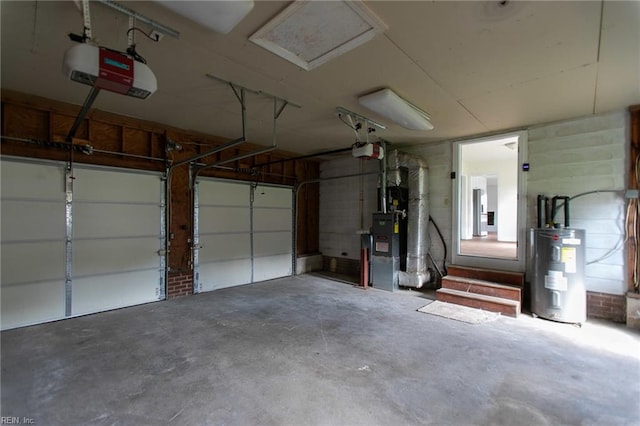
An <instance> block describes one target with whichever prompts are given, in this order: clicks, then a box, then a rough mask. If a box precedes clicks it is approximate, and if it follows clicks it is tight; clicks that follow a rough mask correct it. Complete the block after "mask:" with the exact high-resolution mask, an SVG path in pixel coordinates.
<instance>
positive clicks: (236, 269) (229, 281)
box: [199, 259, 251, 291]
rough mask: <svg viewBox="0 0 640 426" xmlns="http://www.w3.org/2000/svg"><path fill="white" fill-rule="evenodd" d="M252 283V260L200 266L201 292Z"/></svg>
mask: <svg viewBox="0 0 640 426" xmlns="http://www.w3.org/2000/svg"><path fill="white" fill-rule="evenodd" d="M250 282H251V260H249V259H244V260H229V261H222V262H212V263H205V264H200V279H199V283H200V291H211V290H218V289H221V288H227V287H234V286H237V285H242V284H248V283H250Z"/></svg>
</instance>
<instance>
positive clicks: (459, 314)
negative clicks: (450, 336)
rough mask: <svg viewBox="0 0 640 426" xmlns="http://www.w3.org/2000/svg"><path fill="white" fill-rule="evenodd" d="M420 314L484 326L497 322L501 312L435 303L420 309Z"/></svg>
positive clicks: (437, 301)
mask: <svg viewBox="0 0 640 426" xmlns="http://www.w3.org/2000/svg"><path fill="white" fill-rule="evenodd" d="M418 312H423V313H425V314H431V315H437V316H439V317H444V318H449V319H452V320H456V321H462V322H466V323H468V324H482V323H485V322H491V321H495V320H496V319H497V318H498V317H499V316H500V313H499V312H489V311H483V310H482V309H476V308H469V307H467V306H461V305H455V304H453V303H446V302H440V301H439V300H436V301H433V302H431V303H429V304H428V305H425V306H423V307H422V308H420V309H418Z"/></svg>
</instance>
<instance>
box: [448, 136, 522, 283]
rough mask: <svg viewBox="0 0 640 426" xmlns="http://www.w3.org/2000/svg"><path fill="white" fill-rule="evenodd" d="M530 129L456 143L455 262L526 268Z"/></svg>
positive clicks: (468, 264) (467, 264) (469, 264)
mask: <svg viewBox="0 0 640 426" xmlns="http://www.w3.org/2000/svg"><path fill="white" fill-rule="evenodd" d="M525 155H526V133H524V132H518V133H511V134H507V135H500V136H495V137H491V138H482V139H474V140H469V141H460V142H456V143H455V144H454V165H453V169H454V171H455V176H456V179H455V184H454V197H453V199H454V200H455V203H456V205H455V206H454V218H453V219H454V220H453V224H454V241H453V243H454V244H453V247H454V251H453V263H454V264H459V265H465V266H476V267H489V268H495V269H504V270H510V271H523V270H524V257H525V238H526V234H525V231H524V230H525V221H526V206H525V202H526V196H525V194H526V187H525V179H524V175H523V173H524V170H523V168H522V167H520V164H524V163H525V162H526V159H525Z"/></svg>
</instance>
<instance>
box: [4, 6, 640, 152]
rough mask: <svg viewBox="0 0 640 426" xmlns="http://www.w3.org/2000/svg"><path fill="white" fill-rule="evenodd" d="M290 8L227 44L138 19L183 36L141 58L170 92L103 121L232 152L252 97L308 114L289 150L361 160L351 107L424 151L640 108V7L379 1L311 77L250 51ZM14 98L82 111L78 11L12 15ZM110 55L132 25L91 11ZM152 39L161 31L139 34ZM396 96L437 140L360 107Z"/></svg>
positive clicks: (252, 107)
mask: <svg viewBox="0 0 640 426" xmlns="http://www.w3.org/2000/svg"><path fill="white" fill-rule="evenodd" d="M289 4H290V2H288V1H276V2H272V1H256V4H255V6H254V8H253V10H252V11H251V12H250V14H249V15H248V16H247V17H246V18H245V19H244V20H242V21H241V22H240V24H239V25H238V26H237V27H235V28H234V29H233V30H232V31H231V32H230V33H228V34H217V33H214V32H212V31H210V30H207V29H206V28H204V27H203V26H201V25H199V24H197V23H194V22H192V21H189V20H187V19H185V18H183V17H181V16H179V15H176V14H174V13H173V12H172V11H170V10H168V9H166V8H164V7H162V6H160V5H158V4H156V3H155V2H129V1H127V2H126V6H127V7H128V8H130V9H133V10H135V11H137V12H139V13H141V14H143V15H145V16H147V17H149V18H151V19H153V20H155V21H158V22H160V23H162V24H164V25H167V26H169V27H172V28H175V29H176V30H178V31H180V38H179V39H174V38H171V37H167V36H165V37H164V38H163V39H162V40H161V41H160V42H159V43H153V42H151V41H150V40H147V39H145V38H144V37H142V36H140V35H137V36H136V41H137V45H138V49H137V50H138V52H139V53H140V54H141V55H142V56H143V57H145V58H146V60H147V63H148V65H149V66H150V68H151V69H152V70H153V71H154V72H155V74H156V77H157V78H158V86H159V88H158V91H157V92H156V93H155V94H153V95H152V96H151V97H150V98H149V99H146V100H139V99H134V98H128V97H124V96H121V95H116V94H112V93H108V92H104V91H103V92H102V93H100V95H99V96H98V99H97V101H96V103H95V104H94V107H96V108H99V109H103V110H107V111H112V112H116V113H121V114H125V115H130V116H135V117H139V118H143V119H147V120H152V121H156V122H161V123H165V124H168V125H171V126H176V127H180V128H185V129H192V130H197V131H200V132H205V133H209V134H214V135H219V136H223V137H228V138H237V137H239V136H240V135H241V126H240V107H239V103H238V101H237V100H236V98H235V95H234V94H233V92H232V91H231V90H230V89H229V87H228V86H225V85H224V84H221V83H219V82H216V81H214V80H212V79H210V78H207V77H206V74H207V73H212V74H214V75H216V76H218V77H220V78H222V79H225V80H229V81H233V82H235V83H237V84H239V85H242V86H245V87H248V88H251V89H255V90H261V91H264V92H267V93H271V94H273V95H276V96H278V97H281V98H285V99H288V100H290V101H291V102H293V103H296V104H298V105H301V107H302V108H300V109H295V108H292V107H287V108H286V109H285V110H284V112H283V114H282V116H281V118H280V119H279V120H278V132H277V141H278V146H279V147H280V148H281V149H284V150H287V151H292V152H297V153H302V154H307V153H313V152H319V151H323V150H329V149H335V148H341V147H348V146H350V145H351V144H352V143H353V140H354V134H353V132H352V131H351V130H350V129H349V128H347V127H346V126H345V125H344V124H343V123H341V122H340V121H339V120H338V118H337V117H336V115H335V108H336V107H337V106H342V107H345V108H347V109H349V110H352V111H355V112H357V113H359V114H362V115H365V116H367V117H370V118H372V119H375V120H376V121H380V122H382V123H384V124H386V125H387V127H388V128H387V130H384V131H382V130H380V131H377V132H376V134H377V136H380V137H383V138H384V139H386V140H388V141H390V142H393V143H397V144H414V143H425V142H432V141H438V140H443V139H452V138H462V137H467V136H472V135H479V134H485V133H493V132H498V131H501V130H506V129H514V128H521V127H524V126H529V125H534V124H538V123H544V122H549V121H557V120H562V119H567V118H573V117H579V116H585V115H590V114H594V113H595V114H597V113H601V112H606V111H610V110H614V109H620V108H625V107H627V106H629V105H632V104H638V103H640V2H637V1H604V2H600V1H549V2H545V1H508V2H507V3H506V5H505V6H501V5H500V2H498V1H471V2H460V1H442V2H433V1H367V2H366V3H365V4H366V5H367V6H368V7H369V8H370V9H371V10H372V11H373V12H374V13H375V14H376V15H377V16H378V17H379V18H380V19H381V20H382V21H383V22H384V23H385V24H386V26H387V27H388V28H387V30H386V31H385V32H384V33H382V34H379V35H377V36H376V37H374V38H373V40H371V41H369V42H367V43H365V44H363V45H361V46H359V47H357V48H356V49H354V50H352V51H350V52H348V53H346V54H344V55H342V56H339V57H337V58H335V59H332V60H331V61H329V62H327V63H325V64H322V65H320V66H318V67H317V68H314V69H312V70H311V71H305V70H302V69H301V68H299V67H297V66H295V65H293V64H292V63H290V62H287V61H286V60H284V59H282V58H280V57H278V56H276V55H274V54H272V53H270V52H268V51H266V50H265V49H263V48H261V47H259V46H257V45H255V44H254V43H251V42H250V41H249V37H250V36H251V35H252V34H253V33H255V32H256V31H257V30H258V29H259V28H261V27H262V26H263V25H264V24H266V23H267V22H268V21H269V20H270V19H271V18H273V17H274V16H276V15H277V14H278V13H280V12H281V11H282V10H283V9H285V8H286V7H287V6H288V5H289ZM0 8H1V9H0V10H1V15H2V22H1V26H2V28H1V31H2V33H1V37H2V38H1V43H2V45H1V48H2V49H1V50H2V64H1V66H2V89H12V90H17V91H20V92H26V93H32V94H36V95H40V96H44V97H48V98H53V99H57V100H61V101H66V102H71V103H74V104H78V105H80V104H82V102H83V101H84V99H85V96H86V95H87V93H88V87H87V86H83V85H80V84H78V83H75V82H71V81H69V80H67V79H66V78H65V77H64V76H63V75H62V73H61V62H62V57H63V54H64V51H65V50H66V49H68V48H69V47H71V46H72V45H73V43H72V42H71V41H69V39H68V38H67V36H66V34H67V33H69V32H76V33H80V32H82V17H81V14H80V13H79V11H78V9H77V7H76V5H75V4H74V2H71V1H64V2H53V1H39V2H31V1H16V2H14V1H4V0H3V1H2V2H1V4H0ZM91 14H92V18H93V19H92V27H93V35H94V37H95V38H97V41H98V42H99V44H101V45H104V46H107V47H110V48H114V49H119V50H124V49H125V48H126V31H127V28H128V17H127V16H125V15H122V14H120V13H118V12H116V11H115V10H113V9H110V8H108V7H106V6H104V5H102V4H94V3H92V7H91ZM138 25H139V26H140V27H142V28H144V29H145V30H150V27H148V26H147V25H145V24H143V23H139V24H138ZM383 87H389V88H391V89H393V90H394V91H395V92H396V93H398V94H399V95H400V96H402V97H404V98H405V99H407V100H409V101H410V102H412V103H413V104H415V105H417V106H419V107H421V108H422V109H424V110H425V111H427V112H428V113H429V114H430V115H431V117H432V122H433V124H434V126H435V129H434V130H432V131H426V132H420V131H410V130H405V129H402V128H401V127H399V126H397V125H394V124H393V123H392V122H390V121H389V120H387V119H385V118H384V117H380V116H377V115H375V114H374V113H371V112H369V111H367V110H366V109H364V108H363V107H362V106H360V105H359V104H358V102H357V97H358V96H359V95H362V94H366V93H369V92H371V91H373V90H376V89H379V88H383ZM247 106H248V117H249V121H248V138H249V139H250V141H251V142H255V143H259V144H263V145H269V144H270V143H271V114H272V110H273V107H272V104H271V102H270V101H267V100H266V99H264V98H260V97H258V96H256V95H250V96H249V97H248V105H247Z"/></svg>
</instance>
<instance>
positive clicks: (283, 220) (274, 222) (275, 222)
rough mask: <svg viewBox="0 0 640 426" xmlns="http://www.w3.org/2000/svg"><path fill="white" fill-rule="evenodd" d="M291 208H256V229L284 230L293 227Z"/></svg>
mask: <svg viewBox="0 0 640 426" xmlns="http://www.w3.org/2000/svg"><path fill="white" fill-rule="evenodd" d="M291 216H292V215H291V210H290V209H289V210H285V209H254V215H253V229H254V231H284V230H288V229H291Z"/></svg>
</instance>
